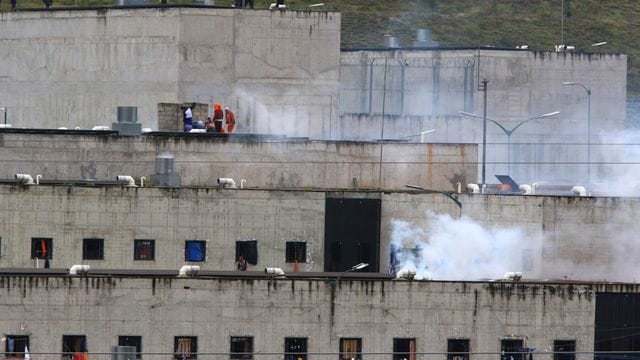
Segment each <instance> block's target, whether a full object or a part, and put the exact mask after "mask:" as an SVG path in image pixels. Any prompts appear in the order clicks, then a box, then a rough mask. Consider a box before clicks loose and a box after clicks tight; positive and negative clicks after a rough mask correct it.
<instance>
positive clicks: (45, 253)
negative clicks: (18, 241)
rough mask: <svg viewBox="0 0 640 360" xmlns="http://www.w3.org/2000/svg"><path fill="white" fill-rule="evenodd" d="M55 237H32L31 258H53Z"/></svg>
mask: <svg viewBox="0 0 640 360" xmlns="http://www.w3.org/2000/svg"><path fill="white" fill-rule="evenodd" d="M52 245H53V239H51V238H32V239H31V258H32V259H52V258H53V256H52V252H53V246H52Z"/></svg>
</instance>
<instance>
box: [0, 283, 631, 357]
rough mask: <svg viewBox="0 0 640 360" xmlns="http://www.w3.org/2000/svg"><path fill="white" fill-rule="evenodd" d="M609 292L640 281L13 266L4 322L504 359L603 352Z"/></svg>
mask: <svg viewBox="0 0 640 360" xmlns="http://www.w3.org/2000/svg"><path fill="white" fill-rule="evenodd" d="M623 289H624V290H623ZM599 291H611V292H618V291H628V292H629V291H630V292H638V288H637V286H625V287H622V286H616V285H591V284H580V285H561V284H553V283H522V284H513V283H467V282H458V283H451V282H404V281H357V280H355V281H354V280H349V279H343V280H342V281H341V282H340V284H339V286H337V288H336V289H335V290H333V291H332V290H331V287H330V283H329V282H328V281H325V280H324V279H309V280H287V279H283V280H267V279H258V278H256V279H247V280H241V279H221V278H218V279H215V278H213V279H209V278H205V279H180V278H133V277H124V278H114V277H108V276H107V277H89V278H78V277H66V276H11V275H6V274H5V275H3V276H1V277H0V294H1V296H0V314H3V316H2V317H1V318H0V329H2V330H1V331H2V333H3V334H11V335H28V336H29V337H30V346H29V350H30V351H31V352H32V354H33V353H40V352H61V351H62V349H61V343H62V341H61V339H62V335H63V334H65V335H67V334H73V335H86V336H87V344H88V351H89V352H109V351H110V350H111V346H113V345H116V344H117V337H118V335H137V336H141V337H142V349H143V352H154V353H165V355H144V358H145V359H163V358H164V359H166V358H168V355H167V354H169V353H172V352H173V343H174V341H173V339H174V336H197V337H198V352H199V353H200V354H199V356H198V358H200V357H206V358H207V359H224V358H228V357H229V355H228V354H226V353H228V352H229V348H230V346H229V341H230V337H231V336H252V337H253V338H254V353H255V355H254V358H256V359H265V358H266V359H279V358H282V354H281V353H282V351H283V349H284V346H283V345H284V338H285V337H307V338H308V344H309V345H308V350H307V351H308V352H309V353H312V354H310V355H309V358H310V359H327V358H335V357H336V356H337V353H338V352H339V343H340V341H339V340H340V338H345V337H357V338H361V339H362V352H363V353H364V358H367V359H377V360H381V359H388V358H390V357H391V354H390V353H391V352H393V338H415V339H416V351H417V352H419V353H427V354H421V355H418V357H419V358H420V359H441V358H442V357H443V356H444V355H443V353H446V352H447V339H449V338H454V339H456V338H462V339H469V341H470V351H471V352H474V353H475V352H480V353H483V352H484V353H491V354H477V355H472V358H474V359H483V360H489V359H496V358H498V356H499V353H500V350H501V349H500V340H502V339H510V338H516V339H523V340H524V346H525V347H529V348H535V349H536V351H537V352H540V353H543V352H544V350H545V349H549V348H552V346H553V341H554V340H556V339H563V340H566V339H572V340H575V341H576V351H578V352H588V351H592V350H593V343H594V320H595V302H596V301H595V293H596V292H599ZM206 353H221V354H217V355H215V354H212V355H206ZM327 353H328V354H327ZM52 356H53V355H52ZM535 356H536V357H542V358H544V359H551V355H547V356H549V357H548V358H547V357H546V356H545V355H544V354H538V355H535ZM582 356H584V358H585V359H586V358H587V356H588V355H578V356H577V358H583V357H582ZM34 357H35V355H34ZM90 358H99V357H98V355H93V356H92V355H91V354H90ZM104 358H105V359H106V357H104Z"/></svg>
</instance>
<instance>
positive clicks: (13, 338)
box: [4, 335, 29, 359]
mask: <svg viewBox="0 0 640 360" xmlns="http://www.w3.org/2000/svg"><path fill="white" fill-rule="evenodd" d="M28 349H29V337H28V336H26V335H7V336H5V343H4V352H5V353H6V354H5V357H6V358H11V359H23V358H24V354H25V352H26V351H27V350H28Z"/></svg>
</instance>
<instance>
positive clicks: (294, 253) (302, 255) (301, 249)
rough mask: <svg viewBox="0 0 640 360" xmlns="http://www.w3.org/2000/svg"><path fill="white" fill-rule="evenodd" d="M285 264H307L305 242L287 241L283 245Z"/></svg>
mask: <svg viewBox="0 0 640 360" xmlns="http://www.w3.org/2000/svg"><path fill="white" fill-rule="evenodd" d="M285 262H287V263H295V262H297V263H306V262H307V242H306V241H287V242H286V243H285Z"/></svg>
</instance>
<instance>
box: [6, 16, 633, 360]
mask: <svg viewBox="0 0 640 360" xmlns="http://www.w3.org/2000/svg"><path fill="white" fill-rule="evenodd" d="M339 24H340V17H339V14H334V13H315V12H306V11H284V12H283V11H275V12H267V11H241V10H239V9H224V8H213V7H160V8H138V9H127V8H118V9H93V10H78V11H76V10H66V9H64V10H56V11H46V12H39V11H24V12H15V13H11V14H5V15H3V16H2V17H1V18H0V30H1V31H0V41H1V42H2V43H5V44H8V45H9V46H7V47H4V46H3V47H0V49H5V50H0V59H5V60H6V61H0V99H5V100H3V101H6V102H7V103H6V104H1V105H4V106H6V107H7V108H8V109H9V111H10V114H11V116H10V117H9V119H10V120H11V121H10V122H11V123H12V124H13V125H14V126H15V127H18V128H22V127H25V128H28V127H44V128H55V127H58V126H66V127H75V126H80V127H90V126H92V125H95V124H96V123H103V124H104V123H107V125H108V124H109V123H111V122H113V121H115V113H116V108H117V106H119V105H132V106H137V107H138V108H139V109H140V119H141V122H142V124H143V125H144V126H145V127H151V128H154V129H160V128H162V126H161V124H165V123H163V121H165V120H163V119H161V116H160V114H165V110H166V109H170V107H171V106H178V105H179V104H181V103H183V102H192V101H196V102H198V103H204V104H208V103H211V102H214V101H219V100H221V101H222V102H224V103H226V104H232V105H233V107H234V108H236V109H237V110H238V111H237V112H238V113H239V115H240V116H239V120H240V123H241V126H240V127H239V130H240V131H239V132H240V134H237V135H236V136H226V135H224V136H223V135H211V134H186V135H185V134H177V133H162V132H153V133H149V134H145V135H139V136H128V137H124V136H119V135H118V134H117V132H113V131H105V132H101V131H88V130H87V131H83V130H79V131H76V130H29V129H4V130H1V131H0V149H1V150H2V152H1V153H0V164H2V166H1V167H0V179H4V180H3V181H2V183H1V184H0V334H1V335H2V336H1V338H0V339H1V340H2V342H3V344H4V351H5V352H6V353H7V354H5V355H7V357H18V358H25V357H26V350H29V351H30V352H31V355H30V356H33V358H35V357H36V356H37V357H38V358H42V359H49V358H59V357H60V353H67V355H65V356H69V357H70V356H73V355H74V354H76V353H84V352H88V353H89V357H90V358H105V359H106V358H109V357H110V355H111V354H109V352H110V351H111V347H112V346H114V345H132V346H135V347H136V348H137V350H138V351H139V352H142V353H144V354H143V355H142V357H143V358H145V359H168V358H171V357H174V358H190V359H194V358H201V359H202V358H212V359H223V358H224V359H226V358H231V359H253V358H256V359H260V358H273V359H282V358H283V357H284V358H285V359H287V360H289V359H292V360H293V359H296V360H298V359H303V360H306V359H308V358H313V359H312V360H319V359H324V358H326V357H330V358H331V357H333V358H335V357H336V356H338V357H339V359H341V360H349V359H358V360H360V359H362V358H363V357H366V358H367V359H369V358H371V359H374V358H375V359H388V358H390V357H391V358H392V359H394V360H401V359H409V360H416V359H418V358H419V359H420V360H427V359H441V358H442V357H444V356H445V354H446V356H447V359H449V360H466V359H470V358H471V357H473V359H474V360H480V359H482V360H485V359H486V360H488V359H493V360H495V359H497V358H498V357H500V358H501V359H503V360H521V359H522V360H524V358H525V355H527V357H529V358H530V357H539V356H542V357H545V358H549V359H551V358H553V359H554V360H572V359H575V358H578V357H585V358H586V357H593V355H592V353H593V352H594V351H597V352H600V353H599V354H597V357H602V358H606V356H603V354H602V352H604V351H624V352H631V351H635V350H637V349H638V347H637V346H636V343H638V342H640V340H639V338H638V336H637V335H636V332H637V331H636V329H637V327H638V326H640V321H638V320H636V317H635V316H634V310H633V309H634V308H635V307H636V304H637V303H638V301H640V300H639V299H640V298H639V297H638V293H639V290H638V287H637V286H636V285H635V283H636V282H637V279H636V274H637V273H638V271H637V270H638V269H636V267H635V263H634V262H633V261H630V260H629V259H630V257H633V255H634V254H635V252H636V251H637V245H636V244H635V243H636V241H635V238H636V237H635V234H637V232H638V230H640V229H636V227H637V221H636V220H635V215H634V214H635V213H636V211H637V210H638V207H639V206H640V202H638V201H637V199H635V198H615V197H575V196H570V197H568V196H565V197H559V196H556V197H551V196H514V195H479V194H465V193H464V189H465V185H466V184H467V183H470V182H477V181H476V178H477V177H476V174H477V173H478V161H477V159H478V149H477V145H475V144H476V143H477V142H478V141H477V137H476V136H477V134H478V133H477V129H476V128H474V130H469V129H470V128H472V126H469V127H467V126H466V125H464V124H465V122H466V121H469V122H471V121H475V120H470V119H466V118H465V120H463V118H461V117H460V116H459V115H456V114H455V112H456V111H457V108H458V107H459V106H458V105H461V106H462V107H463V109H460V110H466V111H472V112H476V113H477V112H478V109H479V107H478V106H479V105H478V104H479V99H478V97H479V96H480V93H478V92H477V85H478V80H479V79H481V78H487V79H489V80H490V81H491V83H490V84H491V85H490V89H494V90H495V92H496V94H500V99H501V100H500V101H498V102H497V103H498V104H500V105H496V103H492V105H490V106H492V108H490V109H492V111H495V112H494V114H497V115H499V116H501V115H502V114H504V115H505V116H511V115H517V117H518V118H519V117H521V116H522V117H526V116H532V115H536V114H531V113H532V112H535V110H541V109H545V110H544V111H545V112H546V111H547V110H546V106H545V105H549V106H550V107H551V108H550V109H549V111H553V110H557V109H556V108H553V107H552V105H555V104H557V102H556V101H557V100H558V99H560V100H562V99H564V100H566V98H563V97H558V96H556V95H557V94H558V92H559V91H560V89H563V91H564V90H566V89H567V88H562V87H561V86H556V85H554V84H556V77H561V78H562V79H558V82H560V83H561V82H562V81H564V80H567V81H568V80H574V81H584V80H583V79H579V78H577V72H578V71H580V74H582V73H583V71H591V70H593V69H596V70H599V71H600V73H599V75H598V76H594V78H593V79H590V81H591V80H593V81H594V82H593V83H591V82H590V83H588V85H589V86H593V87H595V86H596V85H597V86H598V88H599V89H607V91H608V94H610V96H611V99H610V102H611V103H613V104H614V108H615V109H614V110H612V111H611V112H608V113H607V114H609V115H610V116H609V115H607V116H604V115H603V116H601V117H599V119H596V116H594V124H596V122H597V121H601V124H603V126H604V125H606V126H607V127H608V126H611V127H612V128H615V127H617V126H619V125H620V124H619V120H620V116H619V115H620V110H619V109H618V107H617V102H619V101H620V98H619V97H618V96H617V95H620V94H621V92H623V91H624V90H620V89H624V87H621V81H624V80H621V75H620V74H621V73H622V71H621V70H620V68H619V66H620V65H622V63H623V62H624V61H626V59H625V58H624V56H609V55H603V56H600V57H595V56H593V57H591V56H587V55H566V56H565V55H556V54H552V55H549V54H546V53H545V54H541V53H534V52H521V51H503V52H499V51H497V50H495V52H494V50H492V51H488V50H482V51H480V52H478V51H477V49H476V50H451V51H450V52H438V51H432V52H429V51H415V52H384V53H380V52H373V53H360V54H356V53H353V54H344V55H343V58H342V62H343V63H342V66H341V65H340V54H339V50H338V44H339V41H338V40H339ZM25 29H29V30H28V31H25ZM31 53H34V54H37V55H41V56H28V55H29V54H31ZM487 54H490V55H487ZM390 55H393V59H394V60H402V61H400V62H398V66H399V67H398V68H395V69H393V68H391V65H390V64H389V63H390V62H393V61H390V60H391V57H390ZM363 58H366V59H370V60H371V61H370V62H369V60H367V61H363V60H362V59H363ZM405 60H406V61H405ZM383 61H384V67H381V64H382V62H383ZM474 61H475V62H474ZM350 62H352V63H350ZM487 63H488V65H487V66H486V67H485V66H484V65H486V64H487ZM474 64H475V65H474ZM480 64H483V65H482V66H480ZM474 66H475V67H474ZM374 67H375V74H376V75H375V76H373V73H374V71H373V70H374ZM476 68H477V69H480V72H478V71H477V70H474V69H476ZM339 69H340V70H341V71H342V70H344V71H342V73H343V75H344V76H343V78H342V81H343V82H342V84H343V85H342V89H341V92H342V93H341V94H340V93H339V86H338V80H339V79H338V70H339ZM349 69H351V70H353V72H349V71H347V70H349ZM381 69H382V71H384V73H386V74H387V76H388V81H389V84H390V85H389V88H388V89H389V90H387V81H382V83H380V82H379V81H378V80H379V79H378V80H376V79H377V78H379V75H380V71H381ZM425 69H426V70H427V71H426V72H425V71H424V70H425ZM461 69H462V70H461ZM547 70H548V71H547ZM367 71H368V74H369V75H367ZM398 71H399V73H398ZM460 71H462V72H460ZM474 71H476V72H474ZM485 71H486V73H485ZM527 71H528V72H527ZM407 73H408V74H407ZM558 74H559V75H558ZM408 75H410V76H408ZM568 75H575V76H574V77H571V78H568V79H564V77H565V76H568ZM608 75H611V76H609V77H608V79H610V80H606V81H605V80H604V79H606V78H607V76H608ZM367 76H368V78H367ZM407 76H408V77H407ZM462 78H464V79H463V80H462V81H460V80H461V79H462ZM367 79H369V82H367V81H366V80H367ZM474 79H475V80H474ZM622 79H624V78H623V77H622ZM474 81H475V82H474ZM345 84H351V85H348V86H347V85H345ZM353 84H357V85H358V86H359V87H357V86H355V85H353ZM367 84H368V85H367ZM352 85H353V86H352ZM423 87H424V89H423ZM367 89H369V90H367ZM391 89H393V90H391ZM429 89H430V90H429ZM514 89H515V90H514ZM548 89H551V90H550V91H549V93H547V94H546V95H544V94H542V95H541V94H539V92H544V91H545V90H548ZM422 90H425V91H426V92H427V93H428V94H429V96H427V98H426V99H427V100H428V101H424V99H423V97H422ZM573 90H576V89H573ZM367 91H368V92H367ZM388 91H392V93H393V95H389V94H387V92H388ZM603 91H604V90H603ZM616 94H617V95H616ZM338 97H340V99H338ZM387 97H388V98H387ZM43 99H45V100H43ZM342 99H345V101H344V102H343V101H342ZM347 99H348V100H347ZM380 99H382V104H383V105H382V109H381V112H380V113H379V114H378V115H377V111H378V110H375V109H374V106H373V105H374V104H379V100H380ZM536 99H537V100H540V101H536ZM576 99H577V98H576ZM603 99H604V98H601V99H598V100H596V99H595V95H594V113H599V114H601V115H602V114H603V113H604V110H602V109H601V108H600V107H601V106H602V104H603V103H604V102H605V100H603ZM387 100H389V102H388V104H387ZM539 102H540V103H541V105H540V107H538V105H537V104H538V103H539ZM570 103H571V105H566V106H567V107H569V108H572V107H576V108H579V107H580V105H579V101H578V100H576V101H574V102H570ZM338 104H341V106H343V109H351V108H350V106H351V107H352V109H355V110H348V111H344V114H341V118H339V117H338ZM367 106H368V107H369V112H368V113H367V111H366V109H365V110H363V109H364V108H366V107H367ZM596 109H598V110H596ZM621 109H622V111H624V107H622V108H621ZM561 110H562V111H563V113H565V112H566V111H565V109H564V108H563V109H561ZM350 111H353V112H354V113H358V114H360V113H364V115H355V114H347V113H348V112H350ZM501 111H502V112H501ZM569 112H571V111H569ZM170 113H171V111H167V112H166V114H169V115H170ZM289 114H293V115H294V116H293V117H288V115H289ZM389 114H393V115H389ZM494 114H492V115H493V116H496V115H494ZM529 114H530V115H529ZM169 115H167V116H168V117H169V118H170V116H169ZM376 115H377V116H379V119H382V118H385V122H384V123H382V124H376ZM383 115H384V116H383ZM407 115H411V116H407ZM163 116H164V115H163ZM361 116H362V118H360V117H361ZM392 116H393V117H392ZM439 116H440V117H439ZM576 116H577V115H576ZM443 117H444V118H446V119H445V120H442V121H441V119H442V118H443ZM605 117H606V121H605V120H603V119H604V118H605ZM292 119H295V121H294V120H292ZM339 119H340V120H339ZM354 119H357V120H358V121H360V120H362V123H364V124H367V125H366V126H365V127H364V128H362V127H357V126H355V125H357V123H355V122H353V121H352V120H354ZM407 119H408V120H407ZM434 119H435V120H434ZM447 119H450V120H451V121H449V120H447ZM577 119H579V117H578V118H577ZM175 120H176V121H180V119H179V118H178V119H175ZM264 120H268V121H264ZM396 120H397V123H396V124H394V125H392V126H387V121H396ZM405 120H407V121H411V123H410V125H408V126H405V125H404V124H403V123H401V122H403V121H405ZM498 120H501V119H498ZM429 121H434V124H436V123H437V124H441V125H442V124H445V125H447V126H448V127H445V128H446V133H447V134H450V135H451V137H452V138H453V140H451V138H448V141H442V143H429V144H428V143H414V142H407V141H390V140H391V139H394V140H402V139H399V138H404V137H405V136H412V135H415V134H412V133H413V132H414V131H423V130H426V129H425V125H431V123H430V122H429ZM291 124H294V125H295V126H294V128H293V129H292V128H290V127H289V125H291ZM455 124H459V125H455ZM39 125H41V126H39ZM377 125H382V126H380V127H378V126H377ZM163 126H164V125H163ZM168 128H172V129H173V125H171V126H168ZM385 128H386V129H387V131H386V132H385V131H384V129H385ZM362 129H364V130H362ZM372 129H373V130H372ZM378 129H380V133H379V136H378V132H377V131H378ZM405 130H408V132H409V134H406V135H405V134H404V132H405ZM565 130H567V128H566V127H565V125H562V124H556V123H554V128H553V131H560V132H564V131H565ZM360 131H362V134H366V135H358V136H350V135H349V134H351V135H353V134H354V133H357V132H360ZM439 131H440V130H439ZM468 131H472V133H473V134H474V135H473V137H472V142H473V144H464V143H462V144H461V143H460V142H461V140H462V138H461V135H460V134H462V133H463V132H464V133H467V132H468ZM567 131H568V130H567ZM252 132H256V133H262V134H266V135H251V134H249V133H252ZM243 133H244V134H243ZM283 134H287V135H295V136H303V137H304V138H299V137H295V138H294V137H285V136H282V135H283ZM369 134H371V135H369ZM385 134H386V135H385ZM529 135H530V134H529ZM369 136H371V138H373V139H376V138H377V139H379V140H380V139H381V138H383V139H385V140H386V141H361V139H364V138H366V137H369ZM465 136H466V135H465ZM545 136H548V134H540V138H542V137H545ZM571 136H573V135H571ZM338 137H351V138H357V139H359V140H358V141H335V140H316V139H334V138H338ZM456 139H459V140H456ZM514 139H515V138H514ZM405 140H406V139H405ZM456 141H458V143H456ZM452 142H453V143H452ZM549 151H551V150H549ZM534 158H536V159H538V158H537V157H534ZM542 158H544V157H542ZM491 159H493V158H491ZM545 159H546V158H545ZM573 160H575V159H573ZM573 160H571V161H573ZM492 161H493V160H492ZM567 161H569V160H567ZM574 170H575V169H574ZM16 174H23V175H26V174H30V176H15V175H16ZM38 175H40V176H38ZM118 175H122V176H125V177H123V178H122V179H121V180H123V182H120V181H116V176H118ZM221 178H223V179H227V180H220V179H221ZM233 179H235V180H233ZM31 180H33V182H31ZM232 180H233V181H232ZM242 180H245V181H242ZM143 181H144V182H145V186H142V182H143ZM234 183H235V186H234V185H233V184H234ZM407 185H410V187H407ZM356 264H366V265H362V266H366V267H365V268H362V269H360V270H362V271H361V272H356V271H355V268H354V265H356ZM266 268H277V269H279V270H271V271H265V269H266ZM179 269H180V270H179ZM237 270H242V271H237ZM244 270H247V271H244ZM407 273H408V274H409V275H411V274H412V273H415V275H414V278H413V279H412V280H411V276H407V277H402V278H399V279H396V280H392V279H393V278H394V274H395V275H400V274H407ZM520 273H522V276H523V277H522V278H520ZM503 275H508V276H507V278H506V280H502V278H503ZM614 282H615V283H614ZM618 282H623V283H618ZM613 310H615V311H613ZM620 339H625V340H624V341H623V340H620ZM0 350H2V348H0ZM576 351H578V353H575V352H576ZM585 354H586V355H585ZM78 356H80V355H78Z"/></svg>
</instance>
